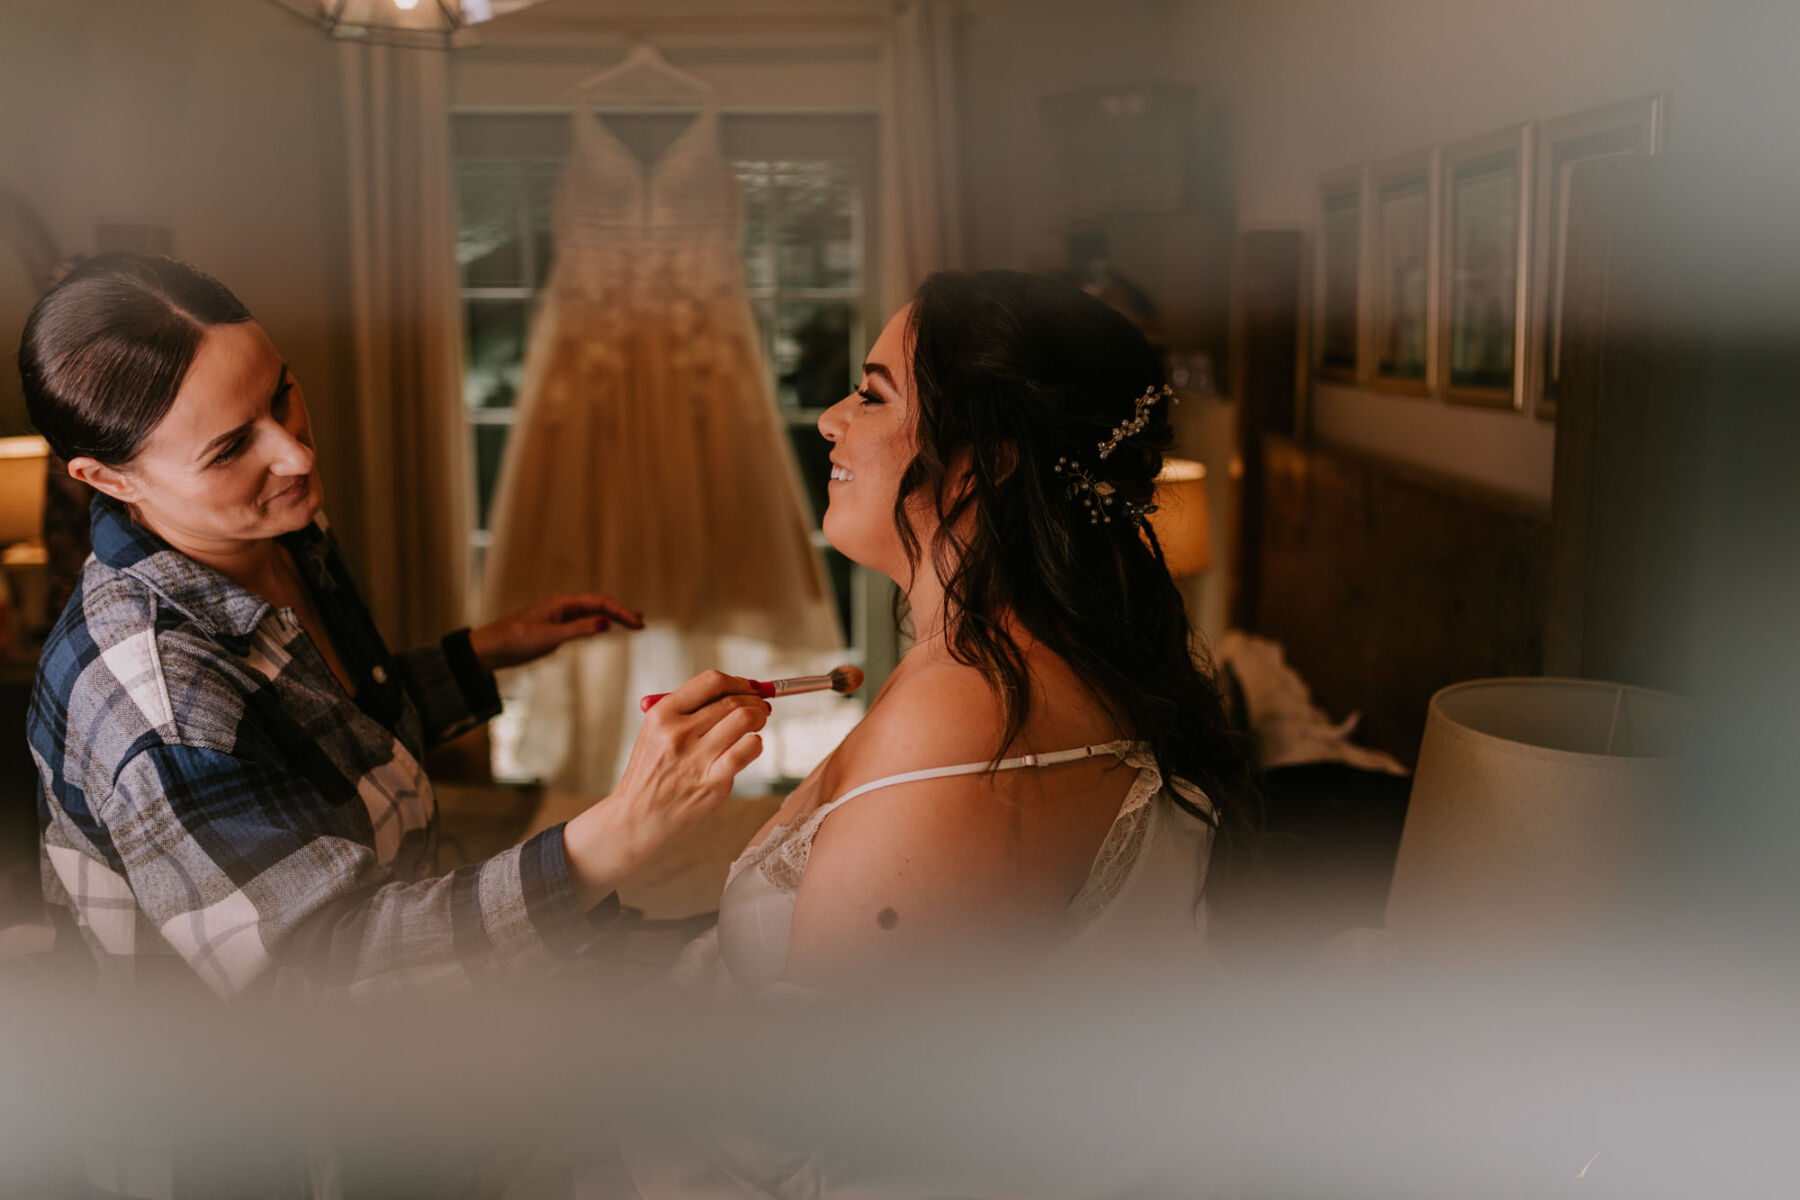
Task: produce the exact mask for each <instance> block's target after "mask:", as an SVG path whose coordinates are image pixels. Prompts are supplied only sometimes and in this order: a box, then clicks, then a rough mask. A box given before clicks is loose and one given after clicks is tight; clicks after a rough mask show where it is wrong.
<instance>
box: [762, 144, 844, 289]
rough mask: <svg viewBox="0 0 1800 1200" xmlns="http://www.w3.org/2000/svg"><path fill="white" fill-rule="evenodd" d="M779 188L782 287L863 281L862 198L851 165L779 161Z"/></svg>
mask: <svg viewBox="0 0 1800 1200" xmlns="http://www.w3.org/2000/svg"><path fill="white" fill-rule="evenodd" d="M774 190H775V211H776V223H777V227H776V259H777V270H778V272H779V274H780V278H781V286H782V287H783V288H784V289H790V288H827V287H856V286H858V275H859V274H860V271H859V268H860V266H861V263H860V262H859V261H858V249H859V248H858V246H857V242H856V226H857V220H856V211H855V210H856V203H857V197H856V194H855V190H854V188H853V187H852V185H851V182H850V169H849V167H848V165H847V164H844V163H836V162H784V163H779V164H777V169H776V173H775V177H774Z"/></svg>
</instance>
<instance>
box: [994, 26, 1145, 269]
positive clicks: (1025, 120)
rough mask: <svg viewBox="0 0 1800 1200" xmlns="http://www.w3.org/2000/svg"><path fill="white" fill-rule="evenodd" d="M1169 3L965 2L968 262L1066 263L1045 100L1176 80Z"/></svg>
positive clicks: (1034, 266) (1041, 265) (1024, 265)
mask: <svg viewBox="0 0 1800 1200" xmlns="http://www.w3.org/2000/svg"><path fill="white" fill-rule="evenodd" d="M1179 11H1180V10H1179V9H1178V7H1177V6H1176V5H1174V4H1171V3H1169V2H1168V0H1105V2H1100V0H966V3H965V4H964V12H965V14H966V19H965V23H964V26H963V34H964V40H963V42H962V46H961V50H962V61H961V80H962V93H963V94H962V103H963V126H962V135H963V147H962V151H963V191H964V195H965V196H966V198H967V205H966V209H965V218H966V221H965V225H964V229H965V230H966V238H967V245H966V247H965V248H966V250H967V253H968V260H969V265H971V266H974V267H984V268H1009V269H1012V270H1040V269H1047V268H1055V267H1060V266H1062V265H1063V248H1062V235H1063V234H1064V233H1065V232H1066V221H1065V220H1064V218H1063V216H1062V205H1061V197H1060V195H1059V193H1058V190H1057V187H1058V184H1057V176H1056V162H1055V157H1054V148H1053V146H1052V143H1051V140H1050V131H1049V128H1048V127H1047V126H1046V125H1045V124H1044V120H1043V117H1042V115H1041V104H1042V101H1043V99H1044V97H1046V96H1050V95H1054V94H1055V93H1057V92H1060V91H1064V90H1067V89H1070V88H1079V87H1094V86H1106V85H1111V84H1118V83H1132V84H1135V83H1143V82H1145V81H1151V80H1164V79H1169V78H1172V77H1174V76H1176V75H1177V74H1178V72H1177V66H1178V53H1177V47H1176V45H1175V43H1174V40H1173V34H1174V32H1175V29H1176V17H1177V15H1178V14H1179Z"/></svg>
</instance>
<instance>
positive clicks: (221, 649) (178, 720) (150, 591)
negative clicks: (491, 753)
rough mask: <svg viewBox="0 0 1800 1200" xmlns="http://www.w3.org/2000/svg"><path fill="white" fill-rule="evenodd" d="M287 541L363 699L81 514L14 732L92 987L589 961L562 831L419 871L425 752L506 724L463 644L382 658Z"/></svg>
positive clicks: (358, 990)
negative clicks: (88, 549) (73, 559)
mask: <svg viewBox="0 0 1800 1200" xmlns="http://www.w3.org/2000/svg"><path fill="white" fill-rule="evenodd" d="M281 540H282V542H283V544H285V545H286V546H287V547H288V549H289V550H290V551H292V553H293V556H294V559H295V561H296V562H297V563H298V564H299V565H300V566H301V569H302V571H303V572H304V573H305V574H306V575H307V577H308V582H309V584H310V585H311V590H312V593H313V597H314V600H315V603H316V605H317V607H318V609H319V612H320V615H321V617H322V619H323V620H324V622H325V625H326V629H327V631H328V633H329V635H330V637H331V640H332V644H333V646H334V648H335V649H336V650H337V652H338V655H339V657H340V659H341V660H342V662H343V664H344V667H345V669H346V670H347V671H348V672H349V673H350V675H351V677H352V678H353V679H354V680H356V681H357V688H356V694H355V696H354V697H352V696H350V695H349V694H347V693H346V692H345V690H344V688H343V686H342V685H341V684H340V683H339V682H338V680H337V677H336V676H334V675H333V674H332V673H331V670H330V668H329V667H328V666H326V664H325V660H324V658H323V657H322V656H321V655H320V653H319V651H318V649H317V648H316V647H315V646H314V644H313V642H312V640H311V638H309V637H308V636H307V635H306V633H305V632H304V631H303V630H302V629H301V627H300V623H299V621H298V620H297V619H296V617H295V616H294V614H293V613H292V611H291V610H285V609H277V608H274V607H273V606H271V605H270V604H269V603H268V602H267V601H265V600H263V599H261V598H260V597H258V596H256V595H254V594H253V593H251V592H249V591H247V590H245V589H244V588H241V587H239V586H238V585H237V584H235V583H232V582H231V581H230V580H228V579H226V578H225V577H224V576H222V575H220V574H218V573H217V572H215V571H213V570H211V569H210V568H208V567H205V566H202V565H201V564H199V563H197V562H195V561H193V560H192V559H190V558H187V557H186V556H184V555H182V554H180V553H178V552H176V551H175V550H173V549H172V548H170V546H169V545H168V544H167V543H166V542H164V541H162V540H161V539H160V538H158V537H156V536H155V535H154V534H152V533H150V532H149V531H148V530H146V529H144V528H142V527H141V526H139V525H137V524H136V523H135V522H134V521H132V520H131V518H130V516H129V515H128V514H127V513H126V512H125V511H124V509H123V508H122V507H121V506H119V505H118V504H117V503H115V502H113V501H111V500H108V499H107V498H105V497H101V498H99V499H97V500H96V501H95V502H94V510H93V545H94V555H93V557H92V558H90V559H89V560H88V562H87V566H86V568H85V570H84V572H83V574H82V579H81V583H80V586H79V587H78V588H77V590H76V592H75V595H74V596H73V598H72V599H71V600H70V602H69V606H68V608H67V609H66V610H65V611H64V612H63V615H62V618H61V620H60V621H59V622H58V623H57V625H56V628H55V629H54V630H53V631H52V632H51V635H50V638H49V641H48V643H47V644H46V645H45V647H44V652H43V656H42V659H41V666H40V668H39V673H38V679H37V686H36V689H35V692H34V694H33V697H32V705H31V715H30V720H29V722H28V736H29V739H30V743H31V750H32V755H33V757H34V758H35V759H36V761H37V767H38V774H39V777H40V780H41V783H42V788H41V790H40V793H39V798H38V812H39V822H40V826H41V829H42V861H43V868H44V871H43V875H44V890H45V894H46V897H47V898H48V900H49V901H50V903H51V904H52V905H53V906H56V907H59V908H61V909H63V910H66V912H67V914H68V915H71V916H72V917H73V919H74V923H75V924H76V925H77V926H78V927H79V928H80V930H81V933H82V935H83V937H84V939H85V941H86V942H87V944H88V946H89V948H90V949H91V950H92V951H93V954H94V956H95V958H96V959H97V960H98V961H99V963H100V966H101V972H102V975H103V977H104V978H105V979H107V980H108V981H109V982H114V983H122V984H130V983H134V982H142V981H144V979H145V977H146V975H147V974H150V973H172V974H174V975H177V976H181V975H190V976H191V975H197V976H198V977H199V978H200V979H201V980H202V981H204V982H205V983H206V984H207V986H208V987H210V988H211V989H212V991H213V992H214V993H215V994H216V995H218V996H219V997H221V998H225V999H230V998H234V997H237V996H240V995H245V994H272V993H276V992H281V993H286V992H288V991H290V990H293V989H296V988H297V989H300V990H302V991H303V992H304V993H306V994H332V993H338V994H350V995H362V994H367V993H370V992H374V991H381V990H386V989H389V988H393V987H399V986H407V985H414V984H428V985H439V986H441V985H451V986H454V985H457V984H460V983H464V982H467V981H469V980H472V979H474V978H476V977H479V976H481V975H484V974H487V973H490V972H494V971H497V970H503V969H506V968H510V967H513V966H518V965H526V964H532V963H539V962H542V963H544V964H548V963H550V962H552V961H554V960H556V959H560V958H564V957H567V956H570V955H573V954H576V953H578V952H579V951H580V950H581V949H582V948H583V947H584V946H586V945H587V944H589V943H590V942H592V941H593V940H594V938H595V936H596V935H597V934H598V933H599V932H601V930H602V929H603V928H604V920H603V918H602V917H601V915H600V913H599V912H598V911H597V912H596V914H595V915H594V916H593V917H590V916H589V914H587V913H584V912H583V911H582V910H581V908H580V906H579V904H578V903H577V902H576V899H575V894H574V890H573V887H572V885H571V883H570V879H569V873H568V864H567V862H566V860H565V859H564V857H563V830H562V827H561V826H557V827H555V828H553V829H550V830H547V831H545V832H544V833H542V834H539V835H538V836H537V837H535V838H533V839H532V840H531V841H529V842H526V843H525V844H524V845H522V846H519V847H516V848H514V849H512V850H509V851H507V852H505V853H503V854H500V855H497V856H495V857H494V858H490V859H488V860H486V861H484V862H479V863H471V864H469V865H467V866H463V867H459V868H457V869H456V870H454V871H452V872H450V873H449V874H447V875H442V876H434V869H435V858H436V847H437V832H438V818H437V805H436V802H435V800H434V798H433V795H432V790H431V782H430V780H429V779H427V778H426V776H425V773H424V771H423V770H422V769H421V767H420V765H419V760H420V757H421V756H422V755H423V753H424V750H425V748H426V746H427V745H430V744H435V743H436V742H439V741H443V740H445V739H448V738H451V737H454V736H456V735H457V734H459V733H461V732H463V731H465V730H467V729H470V728H472V727H473V726H474V725H476V724H477V723H479V722H481V721H484V720H486V719H487V718H488V717H490V716H492V715H493V714H494V713H495V712H497V711H498V709H499V696H498V693H497V692H496V691H495V688H494V682H493V678H492V676H490V675H488V674H486V673H485V672H484V671H483V670H482V669H481V667H480V665H479V663H478V662H477V661H476V658H475V655H474V652H473V651H472V650H471V649H470V646H469V637H468V633H467V631H462V632H458V633H455V634H451V635H450V636H449V637H447V638H445V639H444V641H443V642H442V643H441V644H440V645H438V646H434V647H430V648H428V649H424V650H419V651H416V652H413V653H410V654H405V655H400V656H394V655H391V654H389V653H388V650H387V648H386V646H385V645H384V644H383V643H382V640H381V637H380V635H379V633H378V632H377V631H376V629H375V625H374V622H373V620H372V619H371V618H370V616H369V613H368V611H367V609H366V608H364V606H363V604H362V601H361V600H360V599H359V598H358V596H357V594H356V589H355V586H354V584H353V583H352V581H351V579H350V576H349V574H348V572H347V571H346V569H345V566H344V563H343V560H342V558H341V557H340V555H339V553H338V551H337V547H336V542H335V539H334V538H332V536H331V535H330V532H329V530H328V527H327V525H326V523H325V520H324V518H323V516H321V517H320V518H319V519H318V520H317V521H316V522H315V524H314V525H312V526H309V527H308V528H306V529H304V530H301V531H299V532H297V533H293V534H289V535H286V536H284V537H283V538H282V539H281Z"/></svg>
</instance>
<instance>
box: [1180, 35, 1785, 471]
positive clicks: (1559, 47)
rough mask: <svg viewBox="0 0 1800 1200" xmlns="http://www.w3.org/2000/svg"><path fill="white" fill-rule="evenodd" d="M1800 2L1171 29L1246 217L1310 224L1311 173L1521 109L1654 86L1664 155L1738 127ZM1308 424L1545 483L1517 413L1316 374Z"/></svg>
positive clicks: (1523, 113)
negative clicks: (1223, 116)
mask: <svg viewBox="0 0 1800 1200" xmlns="http://www.w3.org/2000/svg"><path fill="white" fill-rule="evenodd" d="M1796 15H1800V4H1792V3H1788V0H1779V2H1778V3H1776V2H1770V3H1761V4H1748V3H1737V2H1735V0H1713V2H1705V3H1702V2H1699V0H1505V2H1503V3H1495V2H1493V0H1189V2H1188V3H1186V4H1185V5H1184V8H1183V12H1182V14H1181V17H1180V19H1179V21H1178V25H1179V33H1178V35H1177V36H1178V40H1179V43H1180V45H1181V46H1182V47H1183V48H1184V54H1183V58H1184V60H1185V61H1186V62H1187V64H1188V69H1189V71H1190V72H1191V78H1193V79H1195V80H1196V81H1197V82H1199V83H1201V84H1202V85H1203V86H1205V87H1207V88H1209V89H1210V90H1212V91H1213V92H1214V93H1215V94H1216V95H1218V96H1219V97H1221V98H1222V99H1223V100H1224V101H1225V102H1226V104H1227V105H1228V107H1229V110H1230V113H1231V120H1232V124H1233V141H1234V173H1235V178H1236V189H1237V212H1238V217H1239V222H1240V226H1241V227H1242V228H1250V229H1256V228H1304V229H1308V230H1309V231H1310V230H1311V229H1312V227H1313V224H1314V216H1313V204H1314V197H1315V194H1316V188H1317V184H1318V179H1319V176H1320V175H1321V174H1322V173H1324V172H1326V171H1329V170H1333V169H1335V168H1339V167H1345V166H1355V165H1359V164H1362V163H1366V162H1372V161H1379V160H1381V159H1384V158H1388V157H1391V156H1393V155H1397V154H1402V153H1405V152H1408V151H1411V150H1416V149H1420V148H1424V147H1428V146H1431V145H1433V144H1436V143H1441V142H1449V141H1456V140H1460V139H1462V138H1465V137H1470V136H1474V135H1478V134H1481V133H1485V132H1487V131H1489V130H1492V129H1496V128H1499V127H1501V126H1505V125H1509V124H1513V123H1515V122H1519V121H1524V120H1528V119H1532V118H1549V117H1557V116H1562V115H1564V114H1567V113H1571V112H1575V111H1578V110H1581V109H1584V108H1589V107H1592V106H1595V105H1599V104H1604V103H1607V102H1610V101H1615V100H1624V99H1629V98H1631V97H1635V96H1642V95H1646V94H1649V93H1653V92H1664V93H1666V95H1667V97H1668V103H1669V107H1668V114H1669V120H1668V138H1667V146H1668V148H1669V150H1670V152H1672V153H1680V152H1681V151H1682V150H1683V148H1684V145H1686V146H1693V145H1695V144H1696V143H1707V142H1717V141H1718V140H1720V139H1722V138H1728V137H1732V136H1736V132H1735V131H1736V130H1737V129H1738V128H1739V126H1738V125H1736V124H1734V123H1733V122H1734V120H1735V119H1736V118H1738V117H1741V115H1742V105H1741V104H1740V103H1739V101H1738V97H1737V95H1736V93H1737V92H1738V91H1739V90H1740V89H1742V88H1753V87H1767V88H1769V89H1771V92H1772V95H1771V100H1773V98H1774V96H1775V95H1781V96H1782V97H1783V98H1784V99H1791V98H1792V92H1791V81H1792V79H1793V78H1794V76H1795V75H1796V74H1797V73H1800V69H1797V68H1796V66H1795V64H1796V62H1800V59H1796V58H1795V55H1796V54H1797V53H1800V40H1796V39H1797V38H1800V29H1796V28H1795V25H1796V21H1795V19H1794V18H1795V17H1796ZM1784 58H1785V60H1786V66H1785V67H1784V66H1783V65H1782V60H1783V59H1784ZM1772 111H1779V109H1776V110H1772ZM1785 111H1787V112H1788V113H1789V114H1790V115H1791V112H1792V111H1793V110H1792V109H1791V108H1788V109H1786V110H1785ZM1777 129H1778V126H1776V125H1775V124H1774V123H1773V122H1772V123H1771V125H1770V127H1769V129H1768V130H1767V131H1766V132H1768V133H1770V134H1774V135H1775V136H1777V137H1778V138H1780V139H1781V141H1783V142H1790V143H1791V139H1792V134H1791V131H1787V132H1784V133H1776V130H1777ZM1770 149H1771V151H1775V150H1777V149H1778V147H1777V146H1774V145H1772V146H1771V147H1770ZM1314 428H1315V429H1316V430H1317V431H1318V432H1319V433H1320V434H1321V435H1322V436H1324V437H1327V438H1330V439H1332V440H1334V441H1339V442H1343V443H1346V444H1350V445H1353V446H1357V447H1360V448H1363V449H1367V450H1370V451H1374V452H1377V453H1380V454H1385V455H1388V456H1390V457H1394V458H1399V459H1403V460H1407V461H1411V462H1415V463H1418V464H1421V465H1424V466H1428V467H1432V468H1435V469H1437V470H1441V471H1446V472H1449V473H1451V474H1454V475H1458V476H1462V477H1464V478H1468V479H1471V480H1475V481H1478V482H1481V483H1485V484H1488V485H1490V486H1493V487H1497V488H1501V489H1504V490H1507V491H1511V492H1514V493H1517V494H1519V495H1522V496H1525V497H1529V498H1531V499H1534V500H1537V501H1540V502H1545V501H1548V499H1549V496H1550V480H1551V461H1552V456H1553V443H1554V436H1553V435H1554V430H1553V428H1552V426H1551V425H1550V424H1549V423H1548V422H1541V421H1539V420H1537V419H1536V418H1534V417H1532V416H1530V415H1527V414H1522V413H1511V412H1495V411H1488V410H1481V409H1473V408H1465V407H1460V406H1455V405H1442V404H1436V403H1431V402H1426V401H1420V400H1417V399H1410V398H1405V397H1395V396H1387V395H1380V394H1376V393H1373V392H1369V391H1365V390H1362V389H1358V388H1354V387H1321V388H1319V389H1318V391H1317V394H1316V395H1315V397H1314Z"/></svg>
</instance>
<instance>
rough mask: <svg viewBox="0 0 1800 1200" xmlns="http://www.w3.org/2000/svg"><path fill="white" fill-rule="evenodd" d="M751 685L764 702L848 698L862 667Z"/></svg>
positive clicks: (647, 701) (650, 699) (645, 706)
mask: <svg viewBox="0 0 1800 1200" xmlns="http://www.w3.org/2000/svg"><path fill="white" fill-rule="evenodd" d="M749 683H750V686H751V687H753V688H755V689H756V694H757V695H759V696H761V697H762V698H763V699H764V700H774V699H776V698H777V697H780V696H798V695H801V694H802V693H805V692H836V693H837V694H838V695H840V696H848V695H849V694H850V693H851V692H854V691H855V690H856V689H857V688H859V687H861V686H862V685H863V673H862V668H861V667H833V668H832V670H831V674H829V675H797V676H795V677H794V678H792V679H773V680H770V681H769V682H767V683H759V682H758V681H756V680H754V679H752V680H750V681H749ZM668 694H669V693H667V692H658V693H656V694H655V695H654V696H645V697H644V698H643V699H642V700H639V701H638V710H639V711H640V712H649V711H650V707H651V705H653V704H655V703H656V702H657V701H658V700H661V699H662V698H663V697H664V696H666V695H668Z"/></svg>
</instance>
